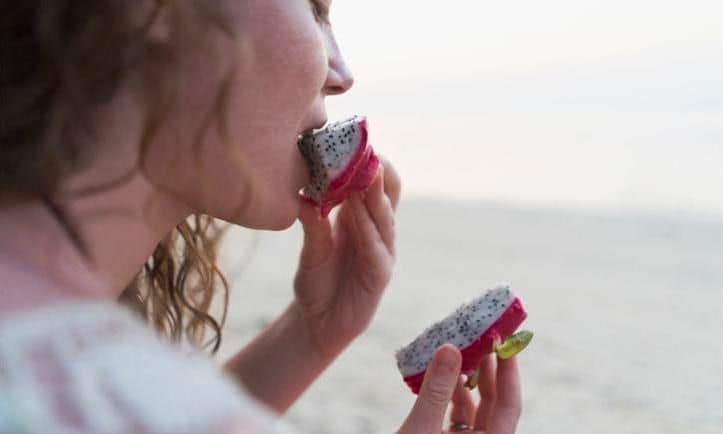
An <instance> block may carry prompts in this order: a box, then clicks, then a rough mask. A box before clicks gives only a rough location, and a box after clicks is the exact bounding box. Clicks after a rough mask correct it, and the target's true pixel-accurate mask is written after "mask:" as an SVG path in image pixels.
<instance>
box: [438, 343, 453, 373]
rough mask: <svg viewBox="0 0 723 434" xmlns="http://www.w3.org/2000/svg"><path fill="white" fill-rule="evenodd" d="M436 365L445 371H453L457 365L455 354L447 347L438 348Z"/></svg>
mask: <svg viewBox="0 0 723 434" xmlns="http://www.w3.org/2000/svg"><path fill="white" fill-rule="evenodd" d="M437 366H439V368H440V369H442V370H445V371H450V372H451V371H454V370H455V368H456V367H457V354H455V352H454V351H451V350H450V349H449V348H446V349H443V350H440V353H439V359H438V360H437Z"/></svg>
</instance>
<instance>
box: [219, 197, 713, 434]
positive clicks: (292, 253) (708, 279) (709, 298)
mask: <svg viewBox="0 0 723 434" xmlns="http://www.w3.org/2000/svg"><path fill="white" fill-rule="evenodd" d="M397 224H398V263H397V267H396V270H395V275H394V277H393V280H392V282H391V284H390V286H389V288H388V292H387V294H386V295H385V299H384V301H383V303H382V305H381V307H380V309H379V312H378V314H377V316H376V319H375V321H374V323H373V325H372V326H371V327H370V329H369V330H368V332H367V333H366V334H365V335H364V336H362V337H361V338H360V339H358V340H357V341H356V342H355V343H354V344H353V345H352V346H351V347H350V348H349V349H348V350H347V351H346V352H345V353H344V354H343V355H342V356H341V357H340V358H339V359H338V360H337V361H336V362H335V364H334V365H333V366H332V367H331V368H330V369H329V370H328V371H327V372H326V373H325V375H324V376H323V377H322V378H321V379H320V380H319V381H318V382H317V383H316V384H315V385H314V386H313V387H312V388H311V389H310V390H309V391H308V392H307V393H306V394H305V395H304V396H303V397H302V399H301V401H300V402H298V403H297V404H296V405H295V406H294V407H293V408H292V410H291V411H290V413H289V414H288V416H287V418H288V420H289V421H290V422H291V423H292V424H294V425H295V426H296V427H298V428H299V430H300V431H302V432H307V433H316V434H324V433H350V434H356V433H392V432H394V431H395V430H396V429H397V428H398V427H399V425H400V424H401V422H402V421H403V419H404V418H405V417H406V415H407V413H408V411H409V409H410V408H411V406H412V403H413V401H414V396H413V395H412V394H411V393H410V392H409V391H408V390H407V389H406V386H404V384H403V383H402V381H401V378H400V375H399V373H398V372H397V369H396V366H395V361H394V357H393V355H394V351H395V350H396V349H397V348H399V347H401V346H402V345H404V344H406V343H407V342H408V341H409V340H411V339H412V338H413V337H414V336H415V335H416V334H418V333H419V332H421V331H422V330H423V329H424V327H425V326H427V325H428V324H430V323H431V322H433V321H436V320H437V319H440V318H441V317H443V316H444V315H446V314H447V313H448V312H449V311H451V310H452V309H454V308H455V307H456V306H457V305H459V304H460V303H461V302H463V301H466V300H467V299H469V298H472V297H474V296H475V295H476V294H478V293H480V292H481V291H483V290H484V289H486V288H489V287H491V286H494V285H495V284H497V283H501V282H505V283H509V284H511V285H512V287H513V289H515V290H516V291H517V292H518V294H519V295H520V296H521V298H522V300H523V302H524V303H525V306H526V308H527V310H528V312H529V318H528V320H527V321H526V323H525V328H530V329H532V330H534V331H535V333H536V336H535V339H534V341H533V342H532V344H531V346H530V347H529V348H528V349H527V350H526V351H525V352H524V353H523V354H522V355H521V356H520V364H521V369H522V375H523V387H524V391H523V395H524V414H523V417H522V420H521V422H520V426H519V430H518V432H519V433H525V434H536V433H557V434H567V433H569V434H573V433H575V434H577V433H586V434H597V433H600V434H602V433H605V434H607V433H610V432H614V433H616V434H625V433H631V434H632V433H635V434H639V433H658V434H665V433H670V434H673V433H675V434H677V433H680V434H682V433H686V434H689V433H691V432H695V433H696V434H720V433H721V429H722V427H723V405H721V403H722V402H723V219H721V218H720V216H702V215H683V214H676V215H671V214H666V215H655V214H647V215H632V214H627V215H626V214H616V213H612V212H608V213H601V212H591V211H590V212H588V211H569V210H568V211H565V210H556V209H552V208H548V209H541V208H533V207H524V208H523V207H515V206H510V205H502V204H495V203H488V202H446V201H439V200H432V199H408V198H405V199H404V200H403V202H402V205H401V207H400V210H399V214H398V223H397ZM300 246H301V230H300V227H299V226H298V224H297V225H295V226H294V227H293V228H292V229H290V230H288V231H285V232H280V233H272V232H252V231H247V230H243V229H236V228H234V229H233V230H232V231H231V232H230V233H229V236H228V237H227V238H226V239H225V241H224V245H223V249H224V250H223V258H222V261H221V266H222V269H223V270H224V271H225V272H226V275H227V276H228V277H229V279H230V283H231V292H232V297H231V305H230V317H229V321H228V323H227V327H226V330H225V339H224V344H223V347H222V350H221V353H220V358H219V359H220V360H224V359H225V358H226V357H228V356H229V355H231V354H232V353H233V352H235V351H236V350H237V349H238V348H239V347H240V346H241V345H243V343H244V342H246V341H247V340H248V339H250V338H251V337H252V336H253V335H254V334H255V333H256V332H257V331H258V330H260V329H261V328H262V327H263V326H264V325H265V324H266V323H267V322H268V321H269V320H270V319H271V318H273V317H274V316H275V315H276V314H277V313H279V312H280V311H281V310H282V309H283V307H285V306H286V304H287V303H288V302H289V300H290V299H291V297H292V288H291V282H292V278H293V273H294V271H295V267H296V260H297V255H298V253H299V250H300Z"/></svg>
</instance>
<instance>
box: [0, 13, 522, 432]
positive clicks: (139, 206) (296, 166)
mask: <svg viewBox="0 0 723 434" xmlns="http://www.w3.org/2000/svg"><path fill="white" fill-rule="evenodd" d="M0 4H2V14H0V23H1V25H0V32H2V34H1V35H0V40H1V41H2V42H1V43H0V44H2V45H1V48H0V65H1V67H0V94H2V95H3V98H2V103H1V106H0V119H2V125H0V255H2V258H3V260H2V262H0V276H2V279H3V285H2V291H0V433H3V434H4V433H44V434H45V433H50V432H53V433H153V434H155V433H185V432H193V433H256V432H273V431H274V430H277V431H278V432H282V431H284V430H287V429H288V428H286V427H284V426H282V425H281V424H279V423H277V422H275V421H276V418H275V417H273V416H271V415H272V414H273V413H276V414H283V413H284V412H285V411H286V410H287V409H288V408H289V406H291V405H292V404H293V403H294V401H295V400H296V399H297V398H298V397H299V396H300V395H301V394H302V393H303V391H304V390H305V389H306V388H307V387H308V386H309V385H310V384H311V383H312V382H313V381H314V380H315V379H316V378H317V376H318V375H319V374H320V373H321V372H322V371H323V370H324V369H325V368H326V367H327V366H328V365H329V364H330V363H331V362H332V361H333V360H334V358H335V357H336V356H337V355H338V354H339V353H340V352H341V351H343V350H344V349H345V348H346V347H347V346H348V345H349V344H350V342H351V341H352V340H353V339H354V338H355V337H356V336H358V335H359V334H360V333H362V332H363V330H364V329H365V328H366V327H367V325H368V324H369V322H370V320H371V318H372V316H373V314H374V311H375V310H376V307H377V304H378V302H379V300H380V298H381V296H382V293H383V291H384V289H385V287H386V286H387V284H388V282H389V279H390V276H391V272H392V266H393V263H394V259H395V248H394V210H395V209H396V206H397V203H398V201H399V193H400V181H399V177H398V176H397V174H396V172H395V170H394V168H393V167H392V165H391V164H390V163H389V162H387V161H384V162H383V167H381V168H380V169H379V172H378V173H377V177H376V179H375V181H374V183H373V185H371V187H370V188H369V189H368V190H367V191H366V192H365V193H364V194H356V195H354V196H353V197H351V198H350V199H349V200H347V201H346V202H345V203H344V204H343V205H342V207H341V209H340V212H339V214H338V216H337V218H336V219H335V221H334V222H330V221H329V220H327V219H321V218H319V217H317V213H316V211H315V210H314V209H313V208H311V207H310V206H309V205H306V204H303V203H302V202H301V201H300V200H299V195H298V191H299V189H300V188H301V187H302V186H304V185H305V184H306V183H308V182H309V175H308V172H307V169H306V167H305V165H304V161H303V159H302V157H301V155H300V153H299V152H298V150H297V147H296V144H295V142H296V137H297V136H298V135H299V134H300V133H303V132H304V131H307V130H309V129H312V128H315V127H320V126H321V125H323V124H324V123H325V122H326V114H325V108H324V101H325V98H326V97H327V96H330V95H339V94H343V93H344V92H346V91H347V90H348V89H349V88H350V87H351V86H352V83H353V79H352V76H351V73H350V71H349V70H348V68H347V66H346V64H345V63H344V60H343V59H342V57H341V54H340V52H339V48H338V47H337V44H336V41H335V39H334V36H333V33H332V29H331V26H330V23H329V8H330V6H331V5H330V0H314V1H309V0H246V1H232V0H226V1H224V0H213V1H211V0H187V1H168V0H138V1H134V2H131V1H127V0H94V1H90V2H79V1H77V0H55V1H53V2H47V1H41V0H34V1H31V0H29V1H25V2H15V1H9V0H2V3H0ZM214 218H216V219H221V220H225V221H227V222H229V223H231V224H237V225H241V226H245V227H248V228H255V229H269V230H283V229H286V228H288V227H289V226H291V225H292V224H293V223H294V222H295V220H296V219H297V218H298V219H299V220H300V221H301V223H302V225H303V228H304V233H305V239H304V245H303V248H302V251H301V255H300V263H299V268H298V271H297V274H296V278H295V281H294V291H295V295H296V297H295V299H294V301H293V302H292V303H291V304H290V305H289V306H287V307H286V309H285V310H284V312H283V313H282V314H281V315H280V316H279V317H278V318H277V319H276V320H275V321H274V322H273V323H272V324H271V325H269V327H267V328H266V329H265V330H264V331H263V332H262V333H260V335H259V336H258V337H257V338H256V339H254V340H253V341H252V342H251V343H250V344H249V345H248V346H246V347H245V348H243V349H242V350H241V351H239V352H238V353H237V354H236V355H235V356H234V357H232V358H231V359H230V360H228V361H227V362H226V363H225V364H224V366H223V370H221V369H217V368H216V367H215V365H213V364H211V362H210V361H209V360H208V359H206V358H205V357H204V356H202V355H201V353H200V352H195V351H189V352H188V353H189V354H184V352H182V351H181V348H183V347H182V345H173V344H169V343H167V342H166V343H164V342H161V340H159V339H157V338H156V337H155V336H153V334H151V333H150V330H156V331H157V332H158V334H159V335H162V336H165V337H166V338H167V340H168V341H170V342H171V343H180V344H184V343H186V344H190V345H191V346H192V347H193V348H194V349H195V348H201V347H203V346H204V331H207V330H208V329H209V328H210V329H211V331H213V332H214V336H213V338H212V339H211V341H209V342H206V346H208V345H209V344H213V348H212V349H211V352H215V351H216V350H217V349H218V346H219V345H220V338H221V327H222V325H223V319H224V318H225V312H226V302H227V300H228V293H227V289H228V288H227V285H226V282H225V280H224V279H223V276H222V274H221V272H220V270H218V268H216V265H215V257H216V253H215V248H216V243H217V241H218V239H219V237H220V235H221V234H222V233H223V228H220V227H219V226H218V225H217V224H216V221H215V220H214ZM219 283H220V286H219V285H218V284H219ZM219 288H220V289H219ZM218 292H220V293H221V295H222V300H221V305H222V314H221V320H220V321H218V320H216V319H215V318H214V317H213V316H212V315H211V314H210V313H209V312H210V308H211V303H212V301H213V300H214V296H215V295H217V293H218ZM117 301H120V302H121V303H122V305H121V304H119V303H117ZM129 308H130V309H129ZM130 312H135V315H131V313H130ZM139 319H143V320H144V321H145V322H146V323H147V324H143V323H142V322H141V321H140V320H139ZM514 363H515V362H514V361H512V362H501V363H500V366H499V369H497V371H496V372H497V385H496V387H495V385H494V384H493V383H494V372H495V370H494V361H492V362H491V363H488V364H487V365H489V367H490V369H488V370H486V371H485V372H488V373H489V375H488V387H487V388H485V389H484V390H486V391H488V392H490V393H492V392H493V391H495V390H498V391H499V393H497V398H496V399H494V398H493V396H492V395H490V396H486V399H483V401H482V404H481V405H480V406H479V407H475V404H474V403H473V401H472V399H471V397H470V395H469V393H468V392H467V391H466V390H464V389H463V388H462V387H461V385H460V384H461V383H460V382H459V381H460V380H459V370H460V354H459V351H457V350H456V349H455V348H454V347H451V346H444V347H442V348H441V349H440V350H439V351H438V352H437V354H436V358H435V360H434V362H433V366H432V368H430V371H429V373H430V374H429V375H427V379H426V383H425V385H424V387H423V388H422V392H421V393H420V395H419V398H418V400H417V402H416V404H415V406H414V408H413V409H412V411H411V413H410V414H409V417H408V418H407V419H406V421H404V423H403V424H402V426H401V428H400V431H399V432H400V433H427V432H428V433H437V432H439V430H440V428H441V426H442V419H443V417H444V413H445V410H446V408H447V405H448V404H449V402H450V400H452V396H453V392H454V391H455V390H456V392H455V393H454V402H455V403H456V405H455V406H454V408H453V411H452V422H453V425H454V427H455V428H456V429H465V428H466V426H476V427H478V428H482V429H488V432H490V433H502V432H513V431H514V425H515V424H516V421H517V418H518V415H519V386H518V384H517V373H516V365H515V364H514ZM239 386H241V387H239Z"/></svg>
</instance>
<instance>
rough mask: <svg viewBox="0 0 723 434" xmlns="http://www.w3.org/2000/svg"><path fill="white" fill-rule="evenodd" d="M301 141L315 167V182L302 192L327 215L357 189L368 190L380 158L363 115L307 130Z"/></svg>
mask: <svg viewBox="0 0 723 434" xmlns="http://www.w3.org/2000/svg"><path fill="white" fill-rule="evenodd" d="M298 145H299V150H300V151H301V154H302V155H303V156H304V159H305V160H306V162H307V164H308V165H309V168H310V170H311V184H309V185H308V186H306V187H304V189H303V191H302V195H303V197H304V198H305V199H306V200H308V201H311V202H312V203H313V204H314V205H316V206H317V207H319V208H320V210H321V215H322V216H323V217H326V216H327V215H329V212H331V210H332V208H334V207H335V206H336V205H339V204H340V203H342V202H343V201H344V200H345V199H346V198H347V197H348V196H349V195H350V194H351V193H352V192H353V191H363V190H366V189H367V188H368V187H369V185H371V183H372V182H373V181H374V177H375V176H376V173H377V168H378V167H379V158H377V156H376V155H375V154H374V150H373V149H372V147H371V145H369V141H368V132H367V120H366V118H365V117H363V116H354V117H352V118H350V119H347V120H343V121H340V122H335V123H332V124H329V125H328V126H326V127H325V128H323V129H321V130H317V131H314V132H313V133H311V134H306V135H304V136H302V137H301V138H300V139H299V141H298Z"/></svg>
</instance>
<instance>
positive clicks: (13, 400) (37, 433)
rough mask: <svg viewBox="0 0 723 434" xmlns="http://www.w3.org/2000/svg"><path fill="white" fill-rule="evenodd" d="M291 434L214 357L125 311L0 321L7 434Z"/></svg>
mask: <svg viewBox="0 0 723 434" xmlns="http://www.w3.org/2000/svg"><path fill="white" fill-rule="evenodd" d="M182 433H184V434H185V433H188V434H237V433H238V434H255V433H279V434H288V433H292V430H291V429H290V428H289V427H288V426H286V425H285V424H284V423H283V422H281V421H279V420H278V418H276V417H275V416H274V415H273V414H272V413H271V412H270V411H269V410H268V409H266V408H265V407H263V406H261V405H260V404H258V403H256V402H255V401H254V400H253V399H252V398H251V397H250V396H249V395H248V394H246V393H245V392H244V391H243V390H242V389H241V388H240V387H239V386H237V385H236V384H235V383H234V382H233V381H232V380H231V378H230V377H227V376H226V374H225V373H224V372H223V371H222V370H221V369H220V368H218V367H217V366H216V365H215V364H214V362H213V361H212V360H211V359H209V358H208V357H207V356H205V355H203V354H200V353H194V352H189V353H187V354H186V353H184V352H183V351H182V350H181V348H180V347H176V346H173V345H170V344H167V343H164V342H162V341H161V340H159V338H157V337H156V335H155V334H154V332H153V331H152V330H150V329H149V328H148V327H147V326H146V325H145V324H144V323H143V322H142V321H141V320H140V319H138V318H136V317H135V316H133V315H132V314H131V312H130V311H129V310H128V309H126V308H125V307H124V306H122V305H119V304H116V303H112V302H97V301H87V302H73V303H72V304H71V303H68V304H61V305H56V306H52V307H39V308H37V309H34V310H32V311H29V312H19V313H17V314H12V315H4V316H3V317H2V318H0V434H182Z"/></svg>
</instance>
